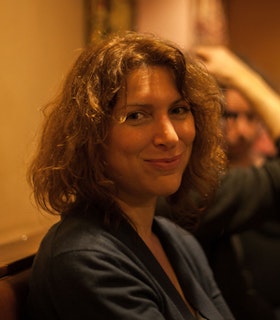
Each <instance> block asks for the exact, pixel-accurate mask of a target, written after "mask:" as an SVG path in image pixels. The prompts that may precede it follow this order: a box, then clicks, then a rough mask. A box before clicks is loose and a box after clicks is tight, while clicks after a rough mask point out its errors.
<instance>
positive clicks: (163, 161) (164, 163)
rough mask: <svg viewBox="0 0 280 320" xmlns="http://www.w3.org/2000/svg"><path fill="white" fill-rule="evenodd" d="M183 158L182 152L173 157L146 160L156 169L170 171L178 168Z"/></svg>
mask: <svg viewBox="0 0 280 320" xmlns="http://www.w3.org/2000/svg"><path fill="white" fill-rule="evenodd" d="M181 159H182V154H179V155H176V156H173V157H166V158H156V159H147V160H145V162H146V163H148V164H149V165H151V166H152V167H154V168H156V169H159V170H164V171H170V170H174V169H176V168H178V166H179V165H180V163H181Z"/></svg>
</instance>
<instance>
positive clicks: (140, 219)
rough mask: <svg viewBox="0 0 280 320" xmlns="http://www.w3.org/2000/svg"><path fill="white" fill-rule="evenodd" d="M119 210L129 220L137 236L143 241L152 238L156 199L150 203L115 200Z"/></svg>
mask: <svg viewBox="0 0 280 320" xmlns="http://www.w3.org/2000/svg"><path fill="white" fill-rule="evenodd" d="M117 201H118V203H119V205H120V207H121V209H122V210H123V211H124V212H125V214H126V215H127V217H128V218H129V219H130V220H131V222H132V224H133V227H134V228H135V229H136V231H137V233H138V234H139V236H140V237H141V238H142V239H143V240H144V241H145V239H149V238H150V237H151V236H152V224H153V219H154V215H155V207H156V198H154V199H151V200H150V201H146V202H144V201H142V202H141V201H140V202H137V203H135V202H131V201H124V200H121V199H117Z"/></svg>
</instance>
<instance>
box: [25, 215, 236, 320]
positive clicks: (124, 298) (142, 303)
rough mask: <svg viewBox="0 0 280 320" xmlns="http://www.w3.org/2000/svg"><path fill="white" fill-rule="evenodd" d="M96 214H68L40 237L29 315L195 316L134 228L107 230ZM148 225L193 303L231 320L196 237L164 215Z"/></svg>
mask: <svg viewBox="0 0 280 320" xmlns="http://www.w3.org/2000/svg"><path fill="white" fill-rule="evenodd" d="M93 216H94V212H91V215H90V214H88V215H87V216H78V215H71V216H68V217H66V218H64V219H63V220H62V221H61V222H59V223H57V224H55V225H54V226H53V227H52V228H51V229H50V231H49V232H48V234H47V235H46V237H45V238H44V240H43V241H42V244H41V247H40V249H39V252H38V255H37V257H36V259H35V263H34V266H33V273H32V278H31V283H30V295H29V313H30V316H31V318H32V319H38V320H44V319H46V320H50V319H52V320H55V319H62V320H63V319H67V320H71V319H76V320H78V319H79V320H80V319H83V320H86V319H91V320H92V319H95V320H99V319H102V320H105V319H114V320H117V319H121V320H125V319H127V320H134V319H135V320H136V319H139V320H140V319H141V320H143V319H147V320H150V319H151V320H156V319H158V320H163V319H165V320H171V319H172V320H183V319H190V320H191V319H194V318H193V317H192V315H191V314H190V312H189V310H188V309H187V307H186V305H185V304H184V302H183V300H182V299H181V297H180V295H179V294H178V292H177V291H176V289H175V288H174V286H173V285H172V284H171V282H170V280H169V278H168V277H167V276H166V274H165V272H164V271H163V269H162V268H161V266H160V265H159V263H158V262H157V260H156V259H155V258H154V256H153V255H152V253H151V252H150V250H149V249H148V247H147V246H146V245H145V243H144V242H143V241H142V240H141V238H140V237H139V236H138V234H137V233H136V232H135V230H134V229H133V228H132V227H131V226H130V225H129V224H128V223H127V222H124V221H123V222H122V223H121V225H120V227H119V228H118V229H117V230H116V231H108V230H107V229H105V228H104V227H102V226H101V225H100V224H98V223H97V222H96V221H94V219H93V218H92V217H93ZM153 230H154V232H155V233H156V234H157V236H158V237H159V239H160V241H161V243H162V245H163V247H164V248H165V250H166V253H167V255H168V257H169V259H170V261H171V264H172V265H173V268H174V270H175V272H176V275H177V277H178V280H179V282H180V285H181V287H182V289H183V291H184V294H185V296H186V299H187V300H188V301H189V302H190V303H191V305H192V306H193V307H194V308H195V309H196V310H198V311H199V312H200V314H201V315H202V316H203V317H205V318H206V319H211V320H219V319H220V320H222V319H233V316H232V315H231V313H230V311H229V309H228V307H227V305H226V304H225V302H224V300H223V298H222V296H221V294H220V291H219V289H218V288H217V286H216V283H215V281H214V280H213V276H212V272H211V270H210V268H209V266H208V262H207V260H206V258H205V256H204V253H203V252H202V250H201V247H200V246H199V244H198V242H197V241H196V240H195V238H194V237H193V236H192V235H191V234H190V233H188V232H186V231H185V230H182V229H181V228H180V227H178V226H176V225H175V224H173V223H172V222H170V221H169V220H167V219H165V218H156V219H155V221H154V225H153Z"/></svg>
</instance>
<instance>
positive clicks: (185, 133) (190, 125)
mask: <svg viewBox="0 0 280 320" xmlns="http://www.w3.org/2000/svg"><path fill="white" fill-rule="evenodd" d="M177 132H178V135H179V136H180V137H181V139H182V140H183V141H184V142H185V144H192V143H193V141H194V138H195V135H196V130H195V125H194V119H193V118H192V119H190V120H189V121H188V122H187V123H185V125H184V126H183V127H181V128H179V129H178V131H177Z"/></svg>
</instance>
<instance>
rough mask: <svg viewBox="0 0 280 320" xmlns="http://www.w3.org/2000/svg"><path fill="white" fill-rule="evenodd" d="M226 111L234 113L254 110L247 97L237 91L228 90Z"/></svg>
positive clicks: (226, 93)
mask: <svg viewBox="0 0 280 320" xmlns="http://www.w3.org/2000/svg"><path fill="white" fill-rule="evenodd" d="M225 99H226V106H225V109H226V110H228V111H232V112H246V113H247V112H252V108H251V106H250V104H249V102H248V101H247V100H246V98H245V97H243V96H242V95H241V93H239V92H238V91H237V90H234V89H228V90H226V92H225Z"/></svg>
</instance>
